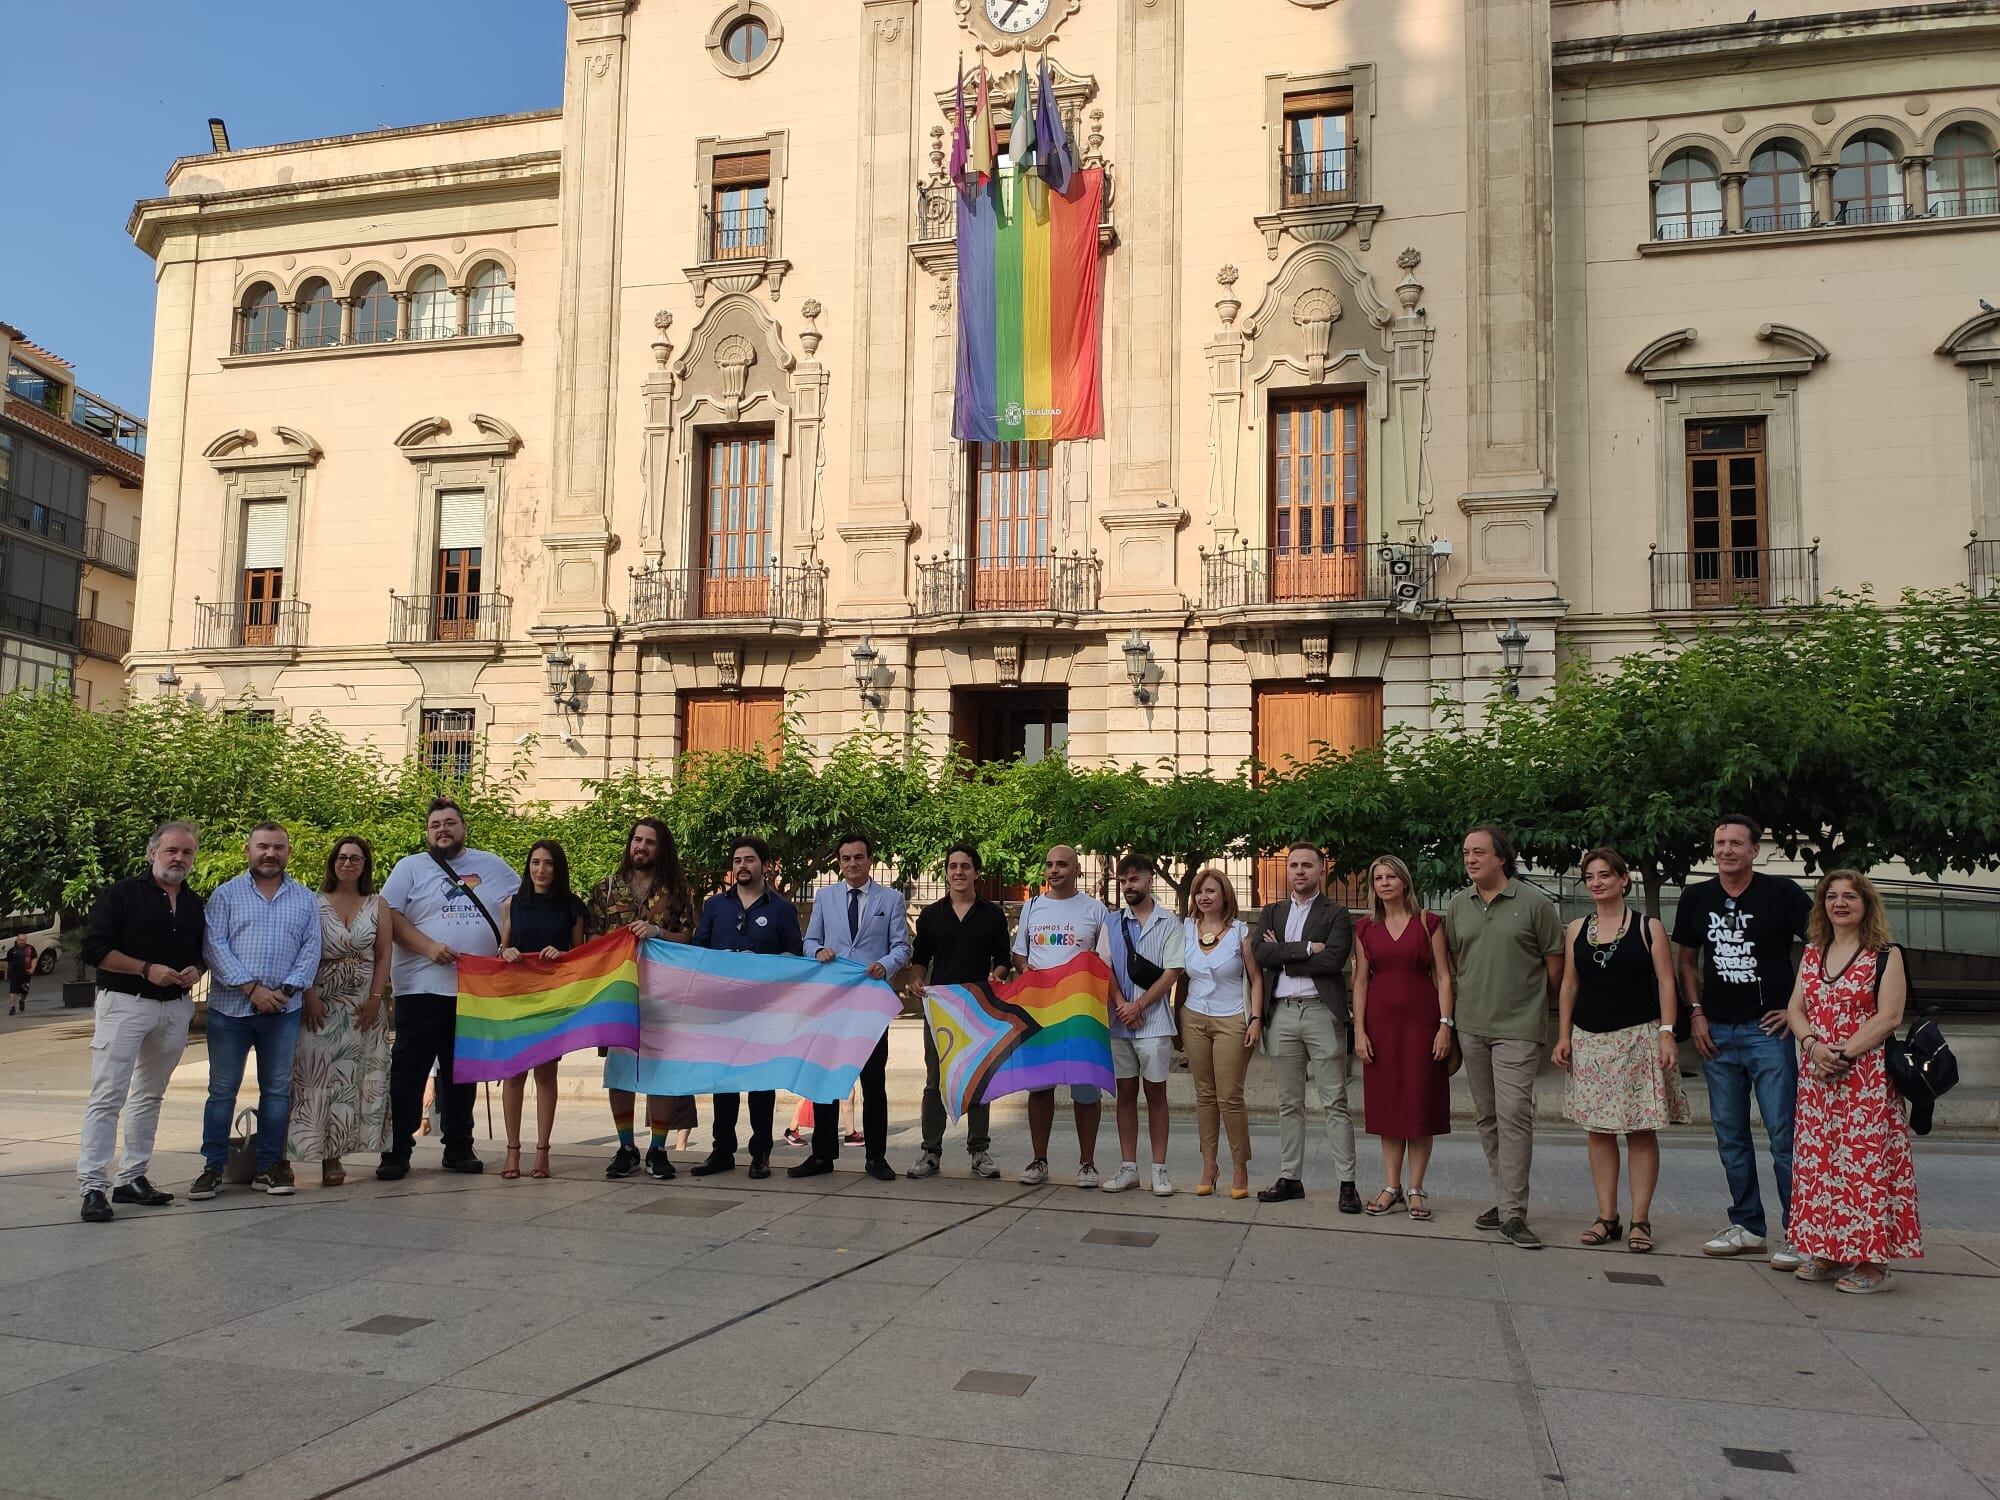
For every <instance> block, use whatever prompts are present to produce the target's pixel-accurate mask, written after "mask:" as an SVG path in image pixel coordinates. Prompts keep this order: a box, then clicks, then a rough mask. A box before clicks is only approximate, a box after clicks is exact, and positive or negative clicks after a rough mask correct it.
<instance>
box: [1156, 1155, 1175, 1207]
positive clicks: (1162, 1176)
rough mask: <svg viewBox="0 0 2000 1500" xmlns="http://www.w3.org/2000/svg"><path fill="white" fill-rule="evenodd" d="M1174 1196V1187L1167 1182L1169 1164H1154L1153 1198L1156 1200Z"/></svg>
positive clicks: (1157, 1162)
mask: <svg viewBox="0 0 2000 1500" xmlns="http://www.w3.org/2000/svg"><path fill="white" fill-rule="evenodd" d="M1173 1195H1174V1185H1173V1184H1172V1183H1171V1182H1169V1181H1167V1164H1166V1163H1165V1162H1159V1161H1156V1162H1154V1163H1153V1196H1154V1197H1155V1198H1171V1197H1173Z"/></svg>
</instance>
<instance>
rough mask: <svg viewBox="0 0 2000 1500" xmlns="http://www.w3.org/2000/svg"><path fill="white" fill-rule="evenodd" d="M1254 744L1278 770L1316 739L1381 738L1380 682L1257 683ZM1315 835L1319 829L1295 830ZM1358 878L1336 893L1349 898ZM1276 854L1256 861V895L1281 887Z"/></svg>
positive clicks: (1348, 744) (1335, 745)
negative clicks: (1258, 686)
mask: <svg viewBox="0 0 2000 1500" xmlns="http://www.w3.org/2000/svg"><path fill="white" fill-rule="evenodd" d="M1254 716H1255V717H1254V727H1253V734H1254V737H1255V738H1254V750H1253V753H1254V754H1255V755H1256V757H1257V759H1258V761H1259V762H1261V763H1262V764H1264V765H1266V766H1269V767H1270V768H1271V769H1272V770H1273V771H1278V772H1283V771H1285V770H1286V769H1288V766H1289V763H1290V762H1291V761H1294V760H1296V761H1298V762H1299V763H1300V764H1305V763H1307V762H1309V761H1311V760H1313V759H1314V758H1315V757H1317V756H1318V755H1319V754H1320V751H1321V747H1322V745H1323V746H1325V747H1326V748H1328V749H1332V750H1335V751H1343V752H1344V751H1349V750H1359V749H1361V748H1362V747H1363V746H1366V745H1373V744H1376V743H1378V742H1379V741H1380V740H1381V738H1382V684H1381V683H1379V682H1341V683H1300V684H1296V685H1294V684H1284V685H1274V686H1271V687H1260V688H1258V689H1257V690H1256V698H1255V708H1254ZM1296 834H1297V836H1298V837H1299V838H1301V839H1310V840H1314V841H1315V842H1316V841H1317V840H1318V837H1319V831H1318V830H1317V829H1312V828H1301V829H1298V830H1296ZM1361 884H1362V882H1361V881H1360V880H1358V879H1354V880H1347V881H1341V882H1337V883H1336V885H1335V886H1334V887H1333V890H1334V892H1335V893H1336V894H1343V895H1344V896H1345V898H1346V899H1347V900H1348V902H1349V904H1355V903H1356V902H1357V900H1358V899H1359V896H1360V891H1359V887H1360V886H1361ZM1285 889H1286V886H1285V861H1284V857H1283V856H1282V855H1277V856H1272V857H1270V858H1267V859H1260V860H1258V861H1257V899H1258V900H1259V901H1275V900H1277V899H1278V898H1279V897H1280V896H1282V895H1284V893H1285Z"/></svg>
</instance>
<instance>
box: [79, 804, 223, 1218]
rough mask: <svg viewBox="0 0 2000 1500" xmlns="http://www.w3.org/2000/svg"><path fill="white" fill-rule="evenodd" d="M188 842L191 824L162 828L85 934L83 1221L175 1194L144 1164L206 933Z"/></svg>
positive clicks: (156, 1203)
mask: <svg viewBox="0 0 2000 1500" xmlns="http://www.w3.org/2000/svg"><path fill="white" fill-rule="evenodd" d="M195 844H196V836H195V831H194V829H193V828H192V827H190V826H189V825H188V824H186V823H166V824H162V825H161V827H160V830H159V831H158V832H157V833H155V834H154V835H153V837H152V839H151V840H150V841H149V842H148V843H147V845H146V859H147V862H148V864H149V866H150V868H149V869H148V870H147V872H146V873H145V874H143V875H134V876H132V877H131V878H130V879H129V880H121V881H119V882H118V883H117V884H116V885H113V886H112V887H111V888H110V889H108V890H106V891H105V892H104V894H103V895H101V896H99V897H98V898H97V905H96V906H95V907H94V908H92V910H91V913H90V926H89V928H88V929H87V930H86V931H85V933H84V935H83V961H84V962H85V963H87V964H91V965H93V966H94V967H95V968H96V970H97V1012H96V1025H95V1028H94V1029H93V1031H92V1033H91V1038H90V1101H89V1103H87V1104H86V1105H85V1106H84V1109H83V1138H82V1145H81V1147H80V1149H79V1150H78V1151H77V1156H76V1178H77V1182H78V1183H79V1184H80V1185H81V1186H82V1188H83V1218H84V1220H85V1221H86V1222H87V1223H91V1224H103V1223H108V1222H109V1221H110V1219H111V1205H112V1204H113V1203H135V1204H139V1205H141V1206H143V1207H146V1208H159V1207H162V1206H164V1205H166V1204H168V1203H171V1202H173V1201H174V1195H173V1194H172V1193H163V1192H161V1191H160V1190H159V1189H158V1188H156V1187H154V1186H153V1184H152V1183H151V1182H149V1181H148V1180H147V1178H146V1168H147V1167H148V1166H150V1165H151V1164H152V1157H153V1134H154V1132H155V1131H156V1130H157V1129H158V1128H159V1124H160V1100H161V1099H162V1098H163V1097H165V1095H166V1092H167V1080H168V1079H169V1078H170V1077H172V1076H173V1071H174V1065H175V1064H176V1063H178V1062H179V1061H180V1060H181V1053H182V1052H183V1051H185V1050H186V1048H187V1034H188V1021H189V1019H190V1018H191V1017H192V1016H193V1015H194V1001H193V1000H192V999H191V998H189V995H188V991H189V990H191V989H193V988H194V984H195V981H196V980H198V979H199V978H201V971H202V956H201V946H202V940H203V938H205V937H206V936H207V933H208V928H207V924H206V922H205V921H204V919H203V916H202V908H201V897H199V896H197V895H196V894H195V893H194V892H193V891H191V890H189V889H187V877H188V872H189V871H190V870H192V869H193V868H194V855H195ZM128 1105H129V1108H128ZM121 1115H122V1116H123V1117H124V1121H125V1155H124V1159H123V1160H122V1161H120V1163H119V1165H118V1178H117V1186H116V1187H113V1186H112V1179H111V1157H112V1154H113V1152H115V1151H116V1150H117V1146H118V1122H119V1118H120V1116H121ZM107 1189H109V1190H110V1195H109V1197H108V1198H107V1196H106V1190H107Z"/></svg>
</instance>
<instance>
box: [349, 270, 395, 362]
mask: <svg viewBox="0 0 2000 1500" xmlns="http://www.w3.org/2000/svg"><path fill="white" fill-rule="evenodd" d="M395 336H396V299H395V297H394V296H392V295H391V294H390V292H389V283H388V282H386V281H384V280H383V279H382V278H381V277H380V276H377V275H376V274H375V273H374V272H373V271H370V272H369V273H368V274H367V275H366V276H363V277H362V278H361V279H360V280H359V281H357V282H355V283H354V342H355V343H357V344H386V343H388V342H389V341H390V340H392V339H393V338H395Z"/></svg>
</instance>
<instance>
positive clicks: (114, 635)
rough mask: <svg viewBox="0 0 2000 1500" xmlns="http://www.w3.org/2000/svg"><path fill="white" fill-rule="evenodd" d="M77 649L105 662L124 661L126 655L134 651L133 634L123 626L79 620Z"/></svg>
mask: <svg viewBox="0 0 2000 1500" xmlns="http://www.w3.org/2000/svg"><path fill="white" fill-rule="evenodd" d="M76 649H77V650H79V651H81V652H82V653H83V654H84V655H85V656H95V657H99V658H101V659H102V660H104V661H123V660H124V659H125V653H126V652H128V651H130V650H131V649H132V632H131V631H129V630H127V629H126V628H125V627H124V626H123V625H107V624H105V623H104V621H102V620H78V621H77V622H76Z"/></svg>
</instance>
